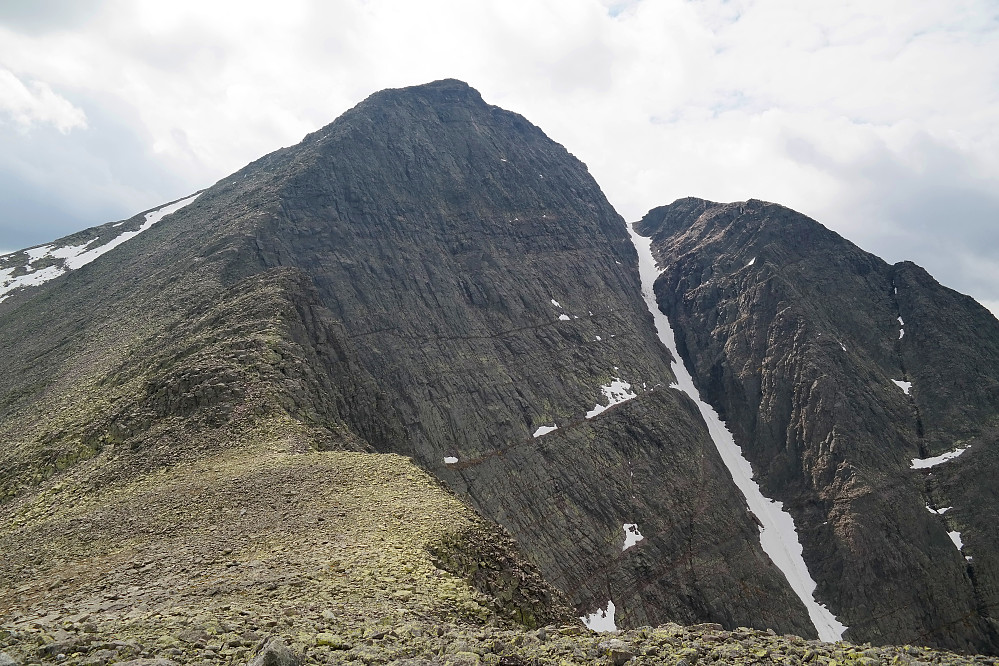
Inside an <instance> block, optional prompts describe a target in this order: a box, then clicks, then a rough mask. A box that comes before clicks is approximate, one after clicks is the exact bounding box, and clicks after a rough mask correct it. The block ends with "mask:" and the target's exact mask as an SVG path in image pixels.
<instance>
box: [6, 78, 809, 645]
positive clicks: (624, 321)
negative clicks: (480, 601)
mask: <svg viewBox="0 0 999 666" xmlns="http://www.w3.org/2000/svg"><path fill="white" fill-rule="evenodd" d="M137 217H138V216H137ZM136 221H137V220H133V221H132V224H133V225H134V223H135V222H136ZM0 341H2V344H3V345H4V348H5V350H8V353H7V354H6V355H5V356H4V357H3V358H0V371H2V372H0V396H2V399H0V435H2V436H3V437H4V438H5V442H7V443H6V444H5V448H4V449H3V451H2V452H0V488H3V490H4V493H5V496H6V497H7V498H8V502H11V501H14V502H20V501H27V500H25V499H24V498H26V497H28V496H33V495H32V494H33V493H35V492H36V489H37V488H39V487H41V486H43V485H46V484H55V483H57V482H58V479H59V478H61V477H60V475H63V474H66V473H67V470H71V469H73V468H75V467H76V466H78V465H80V464H81V461H82V462H87V461H98V460H100V461H104V460H106V459H113V460H118V461H120V464H119V463H115V465H116V466H113V467H109V468H108V469H109V470H111V471H106V472H99V473H95V474H97V479H98V481H99V483H100V484H105V485H106V484H113V483H117V482H119V481H121V480H122V479H127V478H128V477H129V475H130V474H132V473H133V472H142V473H144V474H145V473H152V472H153V471H155V470H156V469H158V468H160V467H164V466H170V465H173V464H177V461H188V460H192V459H196V458H197V456H198V452H199V451H200V450H201V449H202V448H205V449H207V450H210V451H212V452H213V453H215V452H217V451H219V450H225V451H228V450H231V449H237V450H238V449H239V447H240V446H242V445H243V440H242V435H241V433H243V432H246V431H248V430H249V431H252V430H253V429H254V428H256V427H257V426H258V425H259V423H260V422H265V421H267V420H268V419H273V418H278V417H280V418H285V417H287V418H290V419H292V420H294V421H295V422H297V423H301V424H302V425H303V426H304V427H307V428H308V429H309V433H310V434H309V436H308V438H306V440H304V444H303V446H307V447H311V448H319V449H326V448H332V449H348V450H354V451H377V452H381V453H401V454H404V455H406V456H409V457H412V458H413V459H414V460H415V461H417V462H418V463H419V464H420V465H421V466H423V467H424V468H425V469H427V470H429V471H431V472H433V473H434V474H435V475H436V476H438V477H439V478H440V479H442V480H443V481H444V482H445V483H446V484H447V485H448V486H449V487H450V488H451V489H453V490H454V491H456V492H457V493H459V494H460V496H461V497H462V498H464V499H465V500H466V501H467V502H469V503H470V504H471V505H472V506H474V507H475V508H476V509H477V510H478V511H479V512H480V513H481V514H482V515H484V516H486V517H487V518H489V519H492V520H495V521H496V522H498V523H499V524H501V525H503V526H504V527H506V528H507V529H508V530H509V531H510V533H511V534H512V535H513V536H514V537H515V538H516V539H517V542H518V545H519V547H520V549H521V552H522V553H523V554H524V555H525V556H526V558H527V559H528V560H530V562H532V563H533V564H534V565H536V566H537V567H538V569H539V570H540V572H541V574H542V576H543V577H544V579H546V580H547V581H550V582H552V583H554V584H555V585H556V586H557V587H558V588H559V589H560V590H562V592H564V593H565V594H566V595H568V596H569V598H570V601H571V603H572V604H573V605H574V606H575V610H576V612H577V613H578V614H580V615H582V614H583V613H589V612H592V611H593V610H594V609H596V608H603V607H605V605H606V604H607V602H608V600H613V601H614V602H615V605H616V607H617V622H618V623H619V625H620V626H635V625H638V624H644V623H656V624H657V623H660V622H665V621H669V620H681V621H686V622H697V621H711V622H719V623H722V624H724V625H725V626H727V627H735V626H740V625H744V626H754V627H758V628H773V629H775V630H777V631H780V632H782V633H797V634H801V635H805V636H813V635H814V632H813V629H812V627H811V626H810V624H809V622H808V620H807V616H806V613H805V610H804V608H803V607H802V605H801V604H800V602H799V600H798V599H797V598H796V597H795V596H794V594H793V593H792V592H791V591H790V589H789V587H788V585H787V584H786V581H785V580H784V579H783V577H782V576H781V574H780V573H779V571H777V570H776V568H775V567H774V566H773V565H772V564H771V563H770V562H769V560H768V558H767V557H766V556H765V555H764V554H763V552H762V550H761V548H760V545H759V541H758V536H757V534H758V530H757V527H756V525H755V523H754V522H753V520H752V517H751V516H750V515H748V513H747V511H746V508H745V504H744V502H743V501H742V498H741V497H740V496H739V494H738V491H737V490H736V488H735V486H734V485H733V484H732V482H731V480H730V478H729V477H728V475H727V473H726V472H725V470H724V467H723V466H722V464H721V461H720V460H719V458H718V455H717V453H716V452H715V450H714V448H713V447H712V446H711V444H710V441H709V439H708V436H707V432H706V429H705V427H704V425H703V423H702V422H701V421H700V419H699V417H698V416H697V414H696V410H694V409H693V407H692V405H691V404H690V402H689V400H688V399H687V398H685V397H684V396H683V395H682V394H680V393H679V392H677V391H675V390H672V389H670V388H669V385H670V383H671V382H672V381H673V376H672V374H671V371H670V369H669V360H670V359H669V355H668V352H667V351H666V350H665V349H664V348H663V347H662V346H661V345H660V343H659V342H658V340H657V337H656V333H655V329H654V327H653V324H652V321H651V317H650V316H649V314H648V312H647V310H646V309H645V306H644V304H643V301H642V299H641V296H640V289H639V276H638V271H637V257H636V254H635V250H634V248H633V247H632V245H631V243H630V241H629V238H628V235H627V232H626V228H625V226H624V222H623V220H622V219H621V218H620V216H618V215H617V213H616V212H615V211H614V210H613V209H612V208H611V206H610V205H609V203H608V202H607V201H606V199H605V198H604V196H603V194H602V193H601V192H600V189H599V188H598V187H597V185H596V183H594V181H593V179H592V178H591V177H590V176H589V174H588V173H587V171H586V168H585V166H584V165H583V164H581V163H580V162H579V161H578V160H576V159H575V158H573V157H572V156H571V155H570V154H569V153H568V152H567V151H566V150H565V149H564V148H563V147H562V146H560V145H558V144H556V143H554V142H552V141H551V140H550V139H548V138H547V137H546V136H545V135H544V134H543V133H542V132H541V131H540V130H539V129H538V128H536V127H534V126H533V125H531V124H530V123H529V122H527V121H526V120H525V119H524V118H522V117H520V116H518V115H516V114H513V113H509V112H506V111H503V110H501V109H498V108H496V107H492V106H490V105H488V104H486V103H485V102H483V101H482V99H481V97H479V95H478V93H477V92H475V91H474V90H472V89H471V88H469V87H468V86H467V85H465V84H462V83H460V82H457V81H441V82H437V83H433V84H429V85H426V86H419V87H416V88H409V89H403V90H395V91H385V92H382V93H378V94H376V95H373V96H372V97H371V98H369V99H368V100H366V101H365V102H363V103H361V104H360V105H358V106H357V107H356V108H354V109H352V110H351V111H349V112H347V113H346V114H344V115H343V116H342V117H341V118H340V119H338V120H337V121H336V122H334V123H333V124H331V125H330V126H328V127H326V128H323V129H322V130H320V131H318V132H316V133H314V134H312V135H310V136H308V137H306V139H305V140H304V141H303V142H302V143H301V144H299V145H298V146H294V147H291V148H286V149H282V150H280V151H277V152H276V153H273V154H271V155H268V156H266V157H264V158H262V159H260V160H258V161H257V162H254V163H253V164H251V165H249V166H247V167H246V168H245V169H243V170H241V171H239V172H237V173H236V174H234V175H233V176H231V177H229V178H226V179H224V180H223V181H220V182H219V183H218V184H216V185H215V186H213V187H211V188H209V189H207V190H206V191H204V192H203V193H201V194H200V195H199V196H198V198H197V199H195V200H194V201H193V202H191V203H190V204H189V205H187V206H186V207H184V208H182V209H180V210H179V211H178V212H176V213H174V214H173V215H169V216H166V217H164V218H163V219H162V220H161V221H159V222H158V223H157V224H156V225H155V226H153V227H151V228H149V229H148V230H146V231H144V232H143V233H142V234H140V235H139V236H137V237H135V238H133V239H132V240H130V241H129V242H128V243H125V244H123V245H121V246H120V247H117V248H115V249H114V250H113V251H111V252H109V253H107V254H106V255H103V256H101V257H100V258H99V259H97V260H95V261H94V262H92V263H90V264H87V265H85V266H83V267H82V268H80V269H79V270H75V271H73V272H71V273H68V274H66V275H63V276H61V277H59V278H56V279H54V280H53V281H51V282H48V283H46V284H45V285H43V286H41V287H37V288H34V289H33V290H32V289H26V290H24V291H19V292H16V293H13V292H12V293H11V295H10V297H9V298H8V299H7V300H5V301H3V303H0ZM626 398H627V400H626V401H625V402H623V403H622V404H617V405H615V406H612V407H609V408H608V409H606V410H604V411H602V412H600V409H597V407H598V406H599V407H604V406H607V405H608V402H609V401H610V400H611V399H613V400H614V401H618V400H624V399H626ZM597 412H600V413H597ZM589 416H592V418H590V417H589ZM552 428H554V429H553V430H552ZM545 431H547V432H546V434H541V432H545ZM535 434H538V436H537V437H536V436H535ZM126 451H127V452H128V453H127V455H125V453H124V452H126ZM447 461H450V462H447ZM88 464H89V463H88ZM88 479H89V477H88ZM90 482H91V481H88V483H90ZM46 487H48V486H47V485H46ZM39 501H41V500H39ZM46 501H47V500H46ZM625 524H637V525H638V528H639V529H640V530H641V533H642V534H643V535H644V537H645V538H644V540H643V541H642V542H641V543H639V544H638V545H636V546H633V547H632V548H629V549H627V550H622V548H623V542H624V531H623V525H625ZM483 585H485V589H495V590H498V591H499V592H497V593H502V594H507V593H509V592H510V589H509V588H508V587H505V583H502V581H499V582H497V581H491V580H489V581H486V582H484V583H483ZM490 586H492V587H490ZM511 598H512V599H514V598H517V597H516V596H515V595H514V596H513V597H511ZM518 603H519V602H518ZM515 605H517V604H515ZM532 612H533V611H532Z"/></svg>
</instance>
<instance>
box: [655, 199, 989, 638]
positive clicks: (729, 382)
mask: <svg viewBox="0 0 999 666" xmlns="http://www.w3.org/2000/svg"><path fill="white" fill-rule="evenodd" d="M638 228H639V230H640V232H642V233H643V234H644V235H647V236H648V235H650V236H652V239H653V250H654V252H655V253H656V256H657V259H658V261H659V263H660V265H661V266H664V267H665V270H664V272H663V274H662V275H661V276H660V277H659V279H658V280H657V283H656V289H655V291H656V296H657V299H658V302H659V305H660V307H661V309H662V310H663V312H665V313H666V314H667V315H668V316H669V318H670V320H671V322H672V323H673V326H674V329H675V330H676V335H677V343H678V347H679V350H680V353H681V355H682V356H683V357H684V360H685V362H686V363H687V365H688V367H690V368H692V371H693V374H694V377H695V381H696V383H697V385H698V388H699V389H700V391H701V393H702V395H703V396H704V397H705V399H706V400H707V401H708V402H710V403H711V404H712V405H713V406H714V407H715V409H716V410H717V411H718V412H719V413H720V414H721V415H722V417H723V418H724V419H725V420H726V422H727V423H728V425H729V427H730V429H731V430H732V432H733V434H734V436H735V439H736V442H737V443H738V444H739V445H740V446H741V447H742V449H743V451H744V453H745V455H746V457H747V458H748V459H749V460H750V461H751V462H752V464H753V466H754V469H755V471H756V474H757V479H758V480H759V482H760V484H761V487H762V488H763V489H764V490H765V492H766V493H767V494H768V495H769V496H770V497H773V498H775V499H779V500H781V501H782V502H784V505H785V507H786V508H788V509H789V510H790V511H791V513H792V514H793V516H794V518H795V522H796V524H797V526H798V531H799V534H800V535H801V538H802V541H803V545H804V551H805V552H804V556H805V560H806V562H807V563H808V565H809V570H810V571H811V572H812V573H813V576H814V577H815V578H816V580H817V582H818V584H819V588H818V598H819V599H820V600H822V601H824V602H826V603H828V605H829V606H830V608H831V609H832V610H833V611H834V612H835V613H836V614H837V616H839V617H840V618H841V619H844V621H845V623H846V624H847V625H848V626H849V627H850V630H849V631H848V633H847V634H846V636H847V637H848V638H853V639H857V640H870V641H875V642H883V641H886V640H910V641H916V640H920V641H927V642H930V643H934V644H937V645H942V646H949V647H951V648H958V649H965V650H984V651H989V652H994V651H995V650H996V649H997V645H999V643H997V642H996V641H997V636H999V634H997V632H996V624H995V620H994V619H993V613H994V608H995V600H994V594H995V589H996V587H995V582H994V580H995V575H996V569H995V564H994V561H993V555H992V554H993V553H995V552H996V551H995V549H996V546H999V544H997V543H996V542H995V539H996V533H995V530H994V526H990V523H989V521H990V520H991V519H992V517H994V516H995V515H996V513H995V512H996V504H995V496H994V493H993V492H992V491H991V489H990V488H991V485H990V484H989V483H987V482H984V480H983V477H982V475H983V474H991V473H992V472H994V471H995V465H996V464H997V456H996V451H997V448H996V434H997V429H996V425H997V418H999V400H997V397H999V393H997V390H999V384H997V379H996V378H997V377H999V322H997V321H996V319H995V317H993V316H992V315H991V314H990V313H989V312H988V311H987V310H985V308H983V307H982V306H980V305H979V304H977V303H975V302H974V301H973V300H972V299H970V298H968V297H966V296H963V295H961V294H957V293H956V292H953V291H951V290H948V289H946V288H944V287H942V286H940V285H939V284H937V283H936V282H935V281H933V280H932V278H930V277H929V276H928V275H927V274H926V272H925V271H923V270H922V269H920V268H918V267H916V266H915V265H913V264H911V263H908V262H903V263H900V264H896V265H894V266H891V265H889V264H887V263H885V262H884V261H882V260H880V259H878V258H877V257H875V256H873V255H870V254H868V253H866V252H863V251H862V250H860V249H859V248H857V247H856V246H854V245H852V244H850V243H849V242H847V241H846V240H844V239H842V238H841V237H839V236H838V235H836V234H834V233H833V232H831V231H829V230H827V229H825V228H824V227H822V226H821V225H819V224H818V223H816V222H815V221H814V220H811V219H809V218H807V217H805V216H803V215H800V214H798V213H795V212H794V211H791V210H788V209H786V208H784V207H782V206H778V205H775V204H769V203H765V202H761V201H752V200H751V201H747V202H741V203H734V204H715V203H712V202H707V201H703V200H699V199H681V200H679V201H677V202H675V203H673V204H670V205H669V206H664V207H661V208H657V209H654V210H653V211H651V212H650V213H649V214H648V215H647V216H646V217H645V218H644V219H643V220H642V221H641V222H640V223H639V224H638ZM963 447H968V448H967V449H965V451H966V452H965V453H964V454H963V455H961V456H960V457H958V458H954V459H953V460H951V461H950V462H947V463H945V464H940V465H937V466H933V467H927V468H925V469H920V468H918V464H917V462H915V461H918V460H921V459H928V458H930V457H932V456H936V455H938V454H941V453H944V452H946V451H951V450H954V449H961V448H963ZM955 535H956V537H955ZM889 637H891V638H889Z"/></svg>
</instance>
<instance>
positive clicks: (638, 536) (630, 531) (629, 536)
mask: <svg viewBox="0 0 999 666" xmlns="http://www.w3.org/2000/svg"><path fill="white" fill-rule="evenodd" d="M623 527H624V546H622V547H621V551H622V552H624V551H626V550H628V549H629V548H631V547H632V546H634V545H635V544H636V543H638V542H639V541H641V540H642V539H644V538H645V537H644V536H642V533H641V532H639V531H638V523H625V524H624V526H623Z"/></svg>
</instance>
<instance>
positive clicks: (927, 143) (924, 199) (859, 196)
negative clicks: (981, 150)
mask: <svg viewBox="0 0 999 666" xmlns="http://www.w3.org/2000/svg"><path fill="white" fill-rule="evenodd" d="M786 151H787V154H788V155H789V156H790V157H792V158H794V159H795V160H796V161H798V162H799V163H801V164H806V165H809V166H811V167H813V168H817V169H820V170H822V171H824V172H826V173H827V174H829V175H831V176H833V177H834V178H836V179H837V180H838V181H840V182H841V183H842V184H843V187H842V190H843V192H845V193H847V194H846V195H845V196H844V197H843V198H842V199H841V200H840V201H838V202H837V203H836V204H835V205H834V208H833V210H832V211H831V215H832V216H833V217H834V218H835V219H834V220H832V221H827V223H830V222H833V223H832V224H830V226H833V227H834V228H836V229H837V231H840V232H841V233H843V234H844V235H846V236H848V237H849V238H850V239H851V240H853V241H854V242H856V243H857V244H859V245H860V246H861V247H863V248H864V249H866V250H868V251H870V252H873V253H875V254H877V255H879V256H881V257H883V258H885V259H886V260H888V261H900V260H902V259H909V260H912V261H915V262H916V263H917V264H920V265H922V266H923V267H924V268H926V269H927V270H928V271H929V272H930V273H931V274H933V275H934V277H936V278H937V279H938V280H939V281H940V282H942V283H943V284H945V285H947V286H949V287H951V288H953V289H957V290H958V291H961V292H964V293H968V294H971V295H972V296H975V297H977V298H980V299H982V300H989V301H999V280H997V277H999V192H997V191H996V190H995V188H994V184H993V183H988V182H983V181H982V179H981V178H980V176H979V175H978V173H977V172H976V169H975V165H974V164H973V163H972V161H971V160H970V159H969V158H968V157H967V156H965V155H964V154H962V153H961V152H960V151H958V150H956V149H955V148H953V147H951V146H948V145H946V144H944V143H942V142H940V141H937V140H935V139H934V138H932V137H930V136H928V135H925V134H922V135H918V136H916V137H914V138H913V140H912V141H911V142H910V143H909V144H908V145H907V146H906V149H905V150H903V151H893V150H890V149H889V148H888V147H887V146H885V145H883V144H880V143H872V144H871V145H870V146H869V147H868V150H867V151H866V153H865V154H864V155H863V156H862V157H860V158H858V159H854V160H850V161H848V162H843V161H837V160H835V159H833V158H831V157H830V156H828V155H826V154H824V153H822V152H821V151H820V150H819V149H818V148H817V147H816V146H815V144H814V143H811V142H809V141H808V140H806V139H804V138H802V137H793V138H790V139H789V140H788V142H787V144H786ZM820 221H821V220H820Z"/></svg>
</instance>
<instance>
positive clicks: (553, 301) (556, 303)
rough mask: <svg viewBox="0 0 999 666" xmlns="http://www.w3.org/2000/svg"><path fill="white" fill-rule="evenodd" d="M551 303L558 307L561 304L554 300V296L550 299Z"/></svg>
mask: <svg viewBox="0 0 999 666" xmlns="http://www.w3.org/2000/svg"><path fill="white" fill-rule="evenodd" d="M552 305H554V306H555V307H557V308H560V307H562V304H561V303H559V302H558V301H556V300H555V299H554V298H553V299H552Z"/></svg>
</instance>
